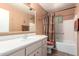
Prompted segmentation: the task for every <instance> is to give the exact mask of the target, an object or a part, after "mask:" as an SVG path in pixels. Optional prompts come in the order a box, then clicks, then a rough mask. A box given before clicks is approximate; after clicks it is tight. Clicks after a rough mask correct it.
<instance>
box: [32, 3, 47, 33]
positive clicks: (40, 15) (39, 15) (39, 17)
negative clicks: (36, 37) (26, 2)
mask: <svg viewBox="0 0 79 59" xmlns="http://www.w3.org/2000/svg"><path fill="white" fill-rule="evenodd" d="M31 7H32V8H33V9H34V10H36V32H37V34H43V32H44V31H43V19H44V16H45V15H46V13H47V12H46V11H45V10H44V9H43V8H42V7H41V6H40V5H39V4H37V3H32V4H31Z"/></svg>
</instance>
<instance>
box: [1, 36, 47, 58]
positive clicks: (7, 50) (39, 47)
mask: <svg viewBox="0 0 79 59" xmlns="http://www.w3.org/2000/svg"><path fill="white" fill-rule="evenodd" d="M46 55H47V36H45V35H33V36H29V37H17V38H15V39H11V40H4V41H0V56H46Z"/></svg>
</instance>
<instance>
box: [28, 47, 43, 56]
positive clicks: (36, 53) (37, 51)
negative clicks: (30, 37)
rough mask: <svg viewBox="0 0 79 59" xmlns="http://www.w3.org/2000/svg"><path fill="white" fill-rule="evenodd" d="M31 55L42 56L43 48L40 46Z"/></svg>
mask: <svg viewBox="0 0 79 59" xmlns="http://www.w3.org/2000/svg"><path fill="white" fill-rule="evenodd" d="M29 56H42V48H41V47H40V48H38V49H37V50H35V51H34V52H33V53H31V54H30V55H29Z"/></svg>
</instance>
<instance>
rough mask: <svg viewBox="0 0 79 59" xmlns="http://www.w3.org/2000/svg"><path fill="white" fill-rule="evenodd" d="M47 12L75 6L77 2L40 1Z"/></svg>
mask: <svg viewBox="0 0 79 59" xmlns="http://www.w3.org/2000/svg"><path fill="white" fill-rule="evenodd" d="M39 4H40V5H41V6H42V7H43V8H44V9H45V10H46V11H47V12H51V11H52V12H54V11H59V10H63V9H66V8H70V7H73V6H75V3H39Z"/></svg>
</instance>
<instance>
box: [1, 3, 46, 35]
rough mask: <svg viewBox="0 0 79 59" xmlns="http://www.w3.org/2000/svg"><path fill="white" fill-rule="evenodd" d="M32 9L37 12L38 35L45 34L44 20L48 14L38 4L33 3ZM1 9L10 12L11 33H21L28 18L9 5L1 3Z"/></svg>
mask: <svg viewBox="0 0 79 59" xmlns="http://www.w3.org/2000/svg"><path fill="white" fill-rule="evenodd" d="M31 7H32V8H33V9H34V10H36V33H37V34H43V18H44V15H45V14H46V13H47V12H46V11H45V10H44V9H43V8H42V7H41V6H40V5H39V4H37V3H32V4H31ZM0 8H3V9H6V10H8V11H9V12H10V31H12V32H13V31H21V30H22V27H21V25H22V24H23V22H24V20H25V19H27V17H28V16H27V15H26V14H25V13H23V12H21V11H20V10H18V9H14V8H12V7H11V6H9V5H7V3H0ZM26 24H28V22H26Z"/></svg>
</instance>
